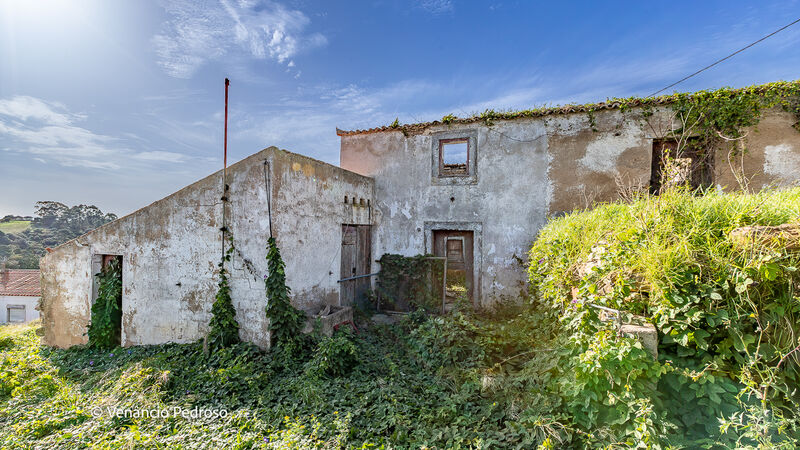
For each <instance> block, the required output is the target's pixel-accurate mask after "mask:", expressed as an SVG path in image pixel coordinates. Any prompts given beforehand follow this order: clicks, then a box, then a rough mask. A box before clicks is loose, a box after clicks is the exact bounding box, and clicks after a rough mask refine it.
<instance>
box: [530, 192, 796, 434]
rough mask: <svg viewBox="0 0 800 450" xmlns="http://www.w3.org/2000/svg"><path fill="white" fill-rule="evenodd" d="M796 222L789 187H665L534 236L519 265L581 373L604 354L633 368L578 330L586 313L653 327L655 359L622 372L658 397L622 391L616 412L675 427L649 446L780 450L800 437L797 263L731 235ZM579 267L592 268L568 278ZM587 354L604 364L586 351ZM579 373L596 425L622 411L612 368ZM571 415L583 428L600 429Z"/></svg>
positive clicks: (603, 340) (619, 344)
mask: <svg viewBox="0 0 800 450" xmlns="http://www.w3.org/2000/svg"><path fill="white" fill-rule="evenodd" d="M798 218H800V189H791V190H785V191H769V192H762V193H759V194H754V195H747V194H741V193H736V194H722V193H717V192H709V193H706V194H705V195H701V196H694V195H692V194H691V193H689V192H686V191H683V190H677V189H674V190H669V191H667V192H665V193H663V194H662V195H660V196H658V197H644V198H641V199H639V200H637V201H634V202H633V203H631V204H610V205H604V206H600V207H598V208H596V209H594V210H591V211H583V212H576V213H572V214H570V215H568V216H566V217H564V218H561V219H557V220H554V221H552V222H550V223H549V224H548V225H547V226H546V227H545V228H544V229H542V230H541V232H540V234H539V237H538V239H537V240H536V242H535V243H534V245H533V247H532V249H531V253H530V261H531V264H530V269H529V275H530V281H531V283H532V285H533V286H534V287H535V289H536V291H537V293H538V295H540V296H541V297H542V298H543V299H544V300H546V301H548V302H549V303H550V304H551V305H552V306H553V307H554V308H556V309H557V310H558V311H560V312H561V314H562V317H563V319H562V320H563V322H564V323H565V325H566V326H567V330H568V332H569V333H570V334H571V335H572V336H573V338H574V339H573V341H574V344H575V347H574V348H575V349H576V350H575V351H576V352H579V353H577V354H576V355H580V357H579V358H578V360H579V361H580V363H577V362H575V363H574V365H575V368H577V369H580V367H581V366H585V364H586V362H587V358H586V356H587V354H588V353H587V352H591V355H592V356H593V357H600V358H601V360H602V361H604V360H605V358H606V357H605V356H601V355H602V354H615V355H616V356H617V357H618V358H621V359H620V360H619V361H620V362H619V363H615V365H617V366H619V364H622V361H624V363H625V364H629V365H630V364H633V365H634V366H636V365H640V366H641V364H640V363H637V362H636V361H640V360H641V358H640V357H639V356H636V355H634V353H635V354H637V355H638V354H640V353H641V352H638V351H633V350H632V349H630V351H631V352H633V353H630V354H625V352H626V351H629V350H625V351H623V350H624V349H625V348H627V346H629V345H631V343H629V341H628V340H627V339H625V338H618V337H612V336H611V335H609V331H608V329H607V327H605V326H603V325H602V324H599V325H598V323H599V322H598V321H597V320H588V319H587V318H588V316H590V315H592V313H591V312H589V311H588V309H589V307H588V305H589V304H594V305H599V306H605V307H610V308H615V309H620V310H623V311H625V312H628V313H635V314H640V315H642V316H645V317H646V318H647V320H648V321H650V322H652V323H653V324H654V325H655V326H656V327H657V329H658V331H659V336H660V342H659V361H658V362H657V363H656V362H652V364H651V365H652V370H650V369H648V368H645V367H644V366H641V367H640V369H641V371H640V372H636V370H638V369H635V370H631V371H630V373H631V374H635V373H640V374H643V375H647V376H646V377H645V378H644V380H646V381H647V382H649V383H653V387H654V388H655V386H656V385H655V382H657V388H658V389H657V390H656V389H652V393H651V394H648V393H647V392H646V391H641V390H639V391H637V390H636V389H634V388H632V386H631V389H630V392H631V393H632V394H633V395H634V397H632V398H631V399H632V400H634V402H633V403H631V402H627V403H628V404H629V406H628V407H626V409H627V410H628V412H630V413H635V409H636V406H635V403H636V402H640V403H642V404H647V405H648V406H647V407H648V409H649V410H652V411H654V412H655V413H656V414H658V415H659V416H660V417H661V419H662V420H663V422H664V423H665V424H666V425H667V426H670V427H674V430H675V431H674V434H673V436H685V439H683V440H682V439H666V434H662V438H661V439H659V440H661V441H670V442H672V443H676V444H680V445H689V446H694V445H705V444H708V443H709V442H721V443H727V445H745V446H747V445H764V446H768V447H769V446H781V445H783V446H788V447H791V446H793V445H796V443H797V439H798V438H800V430H798V428H797V426H796V422H795V421H796V411H797V410H798V407H800V404H798V400H800V398H798V394H797V387H798V380H799V378H798V376H800V373H798V365H797V361H798V360H797V358H796V357H797V356H798V355H797V350H796V349H797V346H798V344H799V343H800V342H798V336H799V335H800V333H798V331H800V298H798V294H797V292H798V290H797V289H798V281H799V280H800V278H798V271H797V267H799V266H798V264H800V254H798V253H797V252H793V251H790V250H787V249H785V248H779V247H771V246H768V247H759V246H755V247H754V246H749V247H741V246H736V245H734V244H733V242H732V241H731V239H730V237H729V234H730V232H731V231H732V230H734V229H735V228H738V227H742V226H746V225H779V224H783V223H787V222H792V221H797V220H798ZM586 262H590V263H591V266H593V268H592V269H591V270H587V269H586V268H587V267H590V266H583V269H581V270H579V268H580V267H581V266H582V265H583V264H584V263H586ZM587 337H588V338H587ZM598 345H601V346H603V347H604V349H603V350H602V352H599V351H593V350H592V348H593V347H596V346H598ZM576 355H573V358H572V359H571V360H572V361H573V362H574V361H578V360H576V359H575V357H576ZM602 361H601V362H600V365H601V366H602V365H603V364H604V363H603V362H602ZM593 364H594V363H593ZM628 370H630V367H629V368H628ZM624 372H625V370H623V371H622V372H620V373H624ZM568 375H569V374H565V376H568ZM578 375H579V377H578V378H577V379H576V382H577V383H583V384H586V383H585V382H582V381H581V380H580V376H589V377H590V378H589V379H587V382H589V383H590V385H591V383H594V385H595V387H594V388H592V390H593V391H594V392H595V394H594V397H597V398H598V399H604V400H603V401H602V402H601V403H605V406H600V405H598V407H600V409H605V410H606V414H611V412H610V410H611V409H619V405H620V400H619V399H618V398H612V392H611V391H609V390H608V387H609V385H616V386H619V381H620V380H618V379H615V378H616V375H615V374H614V371H613V370H607V369H603V370H596V371H595V372H594V373H584V372H583V371H581V370H579V371H578ZM636 378H638V376H636ZM626 381H627V377H626ZM571 383H572V382H571V381H570V382H568V383H567V384H569V385H570V386H567V389H565V390H564V395H565V398H568V399H571V400H568V402H569V401H574V388H576V387H577V386H576V385H574V384H571ZM625 389H626V391H627V390H628V386H625ZM618 394H619V393H616V394H613V396H618ZM589 397H590V398H591V397H592V396H589ZM590 403H591V401H590ZM623 403H625V402H623ZM623 412H624V411H620V413H623ZM575 414H576V419H577V420H576V423H578V424H580V425H581V426H583V427H584V428H585V429H588V428H589V427H590V426H591V424H592V423H597V424H598V425H600V424H601V421H600V420H598V421H596V422H595V421H593V420H584V419H586V418H584V417H582V416H580V415H578V412H577V411H575ZM598 414H602V412H598ZM620 417H622V416H620ZM765 418H766V419H765ZM748 424H750V425H748ZM610 425H611V427H610V429H609V433H611V434H612V435H614V436H616V437H617V438H620V437H621V438H629V437H630V436H632V434H631V430H630V429H628V428H624V427H621V426H616V425H615V424H614V421H613V420H612V421H611V423H610ZM756 428H757V429H758V430H759V431H758V432H753V430H754V429H756ZM656 431H657V432H659V433H663V432H664V431H663V430H661V431H658V430H656Z"/></svg>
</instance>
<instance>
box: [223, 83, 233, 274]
mask: <svg viewBox="0 0 800 450" xmlns="http://www.w3.org/2000/svg"><path fill="white" fill-rule="evenodd" d="M230 84H231V82H230V80H228V79H227V78H225V123H224V128H223V138H222V141H223V142H222V149H223V150H222V264H225V232H226V231H227V229H228V222H227V219H226V217H225V211H226V209H227V208H225V204H226V203H227V202H228V86H229V85H230ZM223 269H224V267H223Z"/></svg>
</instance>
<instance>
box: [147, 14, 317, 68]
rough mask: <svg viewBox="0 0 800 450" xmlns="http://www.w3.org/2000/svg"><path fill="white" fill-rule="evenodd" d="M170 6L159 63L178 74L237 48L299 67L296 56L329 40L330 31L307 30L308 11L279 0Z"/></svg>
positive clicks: (156, 40)
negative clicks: (290, 6) (299, 9)
mask: <svg viewBox="0 0 800 450" xmlns="http://www.w3.org/2000/svg"><path fill="white" fill-rule="evenodd" d="M164 9H166V11H167V12H168V13H169V15H170V17H171V19H170V20H169V21H168V22H167V23H166V24H165V30H164V32H163V33H161V34H158V35H156V36H154V37H153V44H154V46H155V51H156V54H157V55H158V57H159V64H160V65H161V66H162V67H163V68H164V69H165V70H166V72H167V73H168V74H169V75H171V76H174V77H177V78H190V77H191V76H192V75H193V74H194V72H195V71H196V70H197V69H198V68H199V67H200V66H202V65H203V64H205V63H206V62H208V61H211V60H216V59H219V58H221V57H223V56H225V55H231V54H235V55H241V54H245V55H247V56H249V57H252V58H256V59H267V58H269V59H272V60H275V61H277V62H278V63H285V64H286V65H287V66H288V67H294V64H295V63H294V62H293V61H292V60H291V58H292V57H293V56H295V55H296V54H298V53H299V52H301V51H302V50H306V49H310V48H315V47H320V46H324V45H325V44H327V39H326V38H325V36H323V35H321V34H319V33H311V34H306V33H305V30H306V28H307V27H308V25H309V24H310V22H311V21H310V20H309V18H308V17H307V16H306V15H305V14H303V13H302V12H301V11H298V10H291V9H288V8H286V7H285V6H283V5H281V4H279V3H274V2H269V1H253V0H219V2H218V3H216V2H212V3H210V4H206V3H198V2H192V1H188V0H179V1H175V2H170V3H167V4H164Z"/></svg>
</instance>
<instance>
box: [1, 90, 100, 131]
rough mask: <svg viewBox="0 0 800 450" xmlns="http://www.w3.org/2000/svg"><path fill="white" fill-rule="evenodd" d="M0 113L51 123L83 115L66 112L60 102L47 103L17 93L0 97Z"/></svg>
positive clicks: (62, 122)
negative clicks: (3, 97) (12, 95)
mask: <svg viewBox="0 0 800 450" xmlns="http://www.w3.org/2000/svg"><path fill="white" fill-rule="evenodd" d="M0 114H2V115H6V116H13V117H15V118H17V119H20V120H23V121H27V120H30V119H33V120H42V121H45V122H48V123H52V124H59V125H66V124H69V123H72V122H74V121H76V120H81V119H84V118H85V117H84V116H82V115H78V114H70V113H68V112H66V108H65V107H64V105H62V104H60V103H47V102H44V101H42V100H40V99H38V98H35V97H29V96H27V95H18V96H16V97H13V98H10V99H0Z"/></svg>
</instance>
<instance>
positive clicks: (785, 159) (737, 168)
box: [714, 108, 800, 190]
mask: <svg viewBox="0 0 800 450" xmlns="http://www.w3.org/2000/svg"><path fill="white" fill-rule="evenodd" d="M795 123H797V117H795V115H794V114H792V113H790V112H786V111H783V110H781V109H780V108H775V109H772V110H770V111H769V112H768V113H766V114H764V116H763V117H762V119H761V121H760V122H759V123H758V125H757V126H756V127H753V128H750V129H748V130H745V133H746V136H747V137H746V138H745V140H744V145H743V146H744V148H746V149H747V151H746V152H745V153H744V154H743V155H740V156H738V157H737V156H733V157H731V155H730V154H729V152H728V150H727V149H720V150H719V151H718V152H717V154H716V161H717V164H716V167H715V174H714V182H715V183H716V184H717V186H719V187H721V188H725V189H728V190H731V189H738V188H739V187H740V185H739V181H738V180H737V177H736V176H735V173H740V174H744V175H745V178H746V179H747V181H746V184H747V188H748V189H750V190H759V189H763V188H767V187H784V186H791V185H796V184H798V182H800V132H798V131H797V130H796V129H794V128H793V125H794V124H795Z"/></svg>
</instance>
